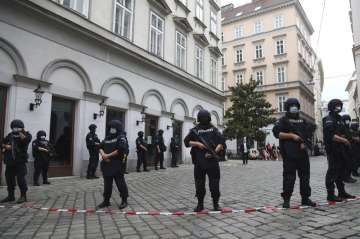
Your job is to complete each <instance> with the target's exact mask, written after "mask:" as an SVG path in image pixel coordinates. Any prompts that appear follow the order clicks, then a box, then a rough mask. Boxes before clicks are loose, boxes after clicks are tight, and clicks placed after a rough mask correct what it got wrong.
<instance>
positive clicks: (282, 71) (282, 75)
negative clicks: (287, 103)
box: [276, 66, 286, 83]
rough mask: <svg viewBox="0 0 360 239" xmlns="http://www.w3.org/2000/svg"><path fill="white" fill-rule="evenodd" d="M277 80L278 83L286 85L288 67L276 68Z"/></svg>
mask: <svg viewBox="0 0 360 239" xmlns="http://www.w3.org/2000/svg"><path fill="white" fill-rule="evenodd" d="M276 79H277V82H278V83H284V82H285V81H286V67H285V66H278V67H277V68H276Z"/></svg>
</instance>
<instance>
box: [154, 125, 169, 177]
mask: <svg viewBox="0 0 360 239" xmlns="http://www.w3.org/2000/svg"><path fill="white" fill-rule="evenodd" d="M163 134H164V131H163V130H162V129H160V130H159V131H158V133H157V135H156V136H155V147H156V158H155V170H158V163H159V161H160V169H165V167H164V152H165V151H166V146H165V143H164V137H163Z"/></svg>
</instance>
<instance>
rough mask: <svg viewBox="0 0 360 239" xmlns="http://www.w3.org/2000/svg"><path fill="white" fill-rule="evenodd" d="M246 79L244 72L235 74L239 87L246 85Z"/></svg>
mask: <svg viewBox="0 0 360 239" xmlns="http://www.w3.org/2000/svg"><path fill="white" fill-rule="evenodd" d="M244 78H245V74H244V72H239V73H236V74H235V82H236V84H237V85H239V84H244Z"/></svg>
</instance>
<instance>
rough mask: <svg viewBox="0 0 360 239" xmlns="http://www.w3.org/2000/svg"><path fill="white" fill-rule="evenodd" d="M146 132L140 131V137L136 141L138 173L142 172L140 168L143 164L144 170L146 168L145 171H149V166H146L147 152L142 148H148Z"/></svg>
mask: <svg viewBox="0 0 360 239" xmlns="http://www.w3.org/2000/svg"><path fill="white" fill-rule="evenodd" d="M143 137H144V132H142V131H140V132H139V133H138V137H137V139H136V141H135V142H136V153H137V158H138V159H137V164H136V171H137V172H140V167H141V164H142V165H143V168H144V171H145V172H146V171H148V170H147V168H146V167H147V165H146V150H145V149H143V148H142V147H140V146H143V147H145V148H146V143H145V141H144V138H143Z"/></svg>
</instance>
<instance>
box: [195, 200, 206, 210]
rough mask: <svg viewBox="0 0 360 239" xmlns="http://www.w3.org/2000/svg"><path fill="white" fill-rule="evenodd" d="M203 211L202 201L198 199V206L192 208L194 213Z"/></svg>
mask: <svg viewBox="0 0 360 239" xmlns="http://www.w3.org/2000/svg"><path fill="white" fill-rule="evenodd" d="M202 210H204V199H198V204H197V206H196V207H195V208H194V212H201V211H202Z"/></svg>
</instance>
